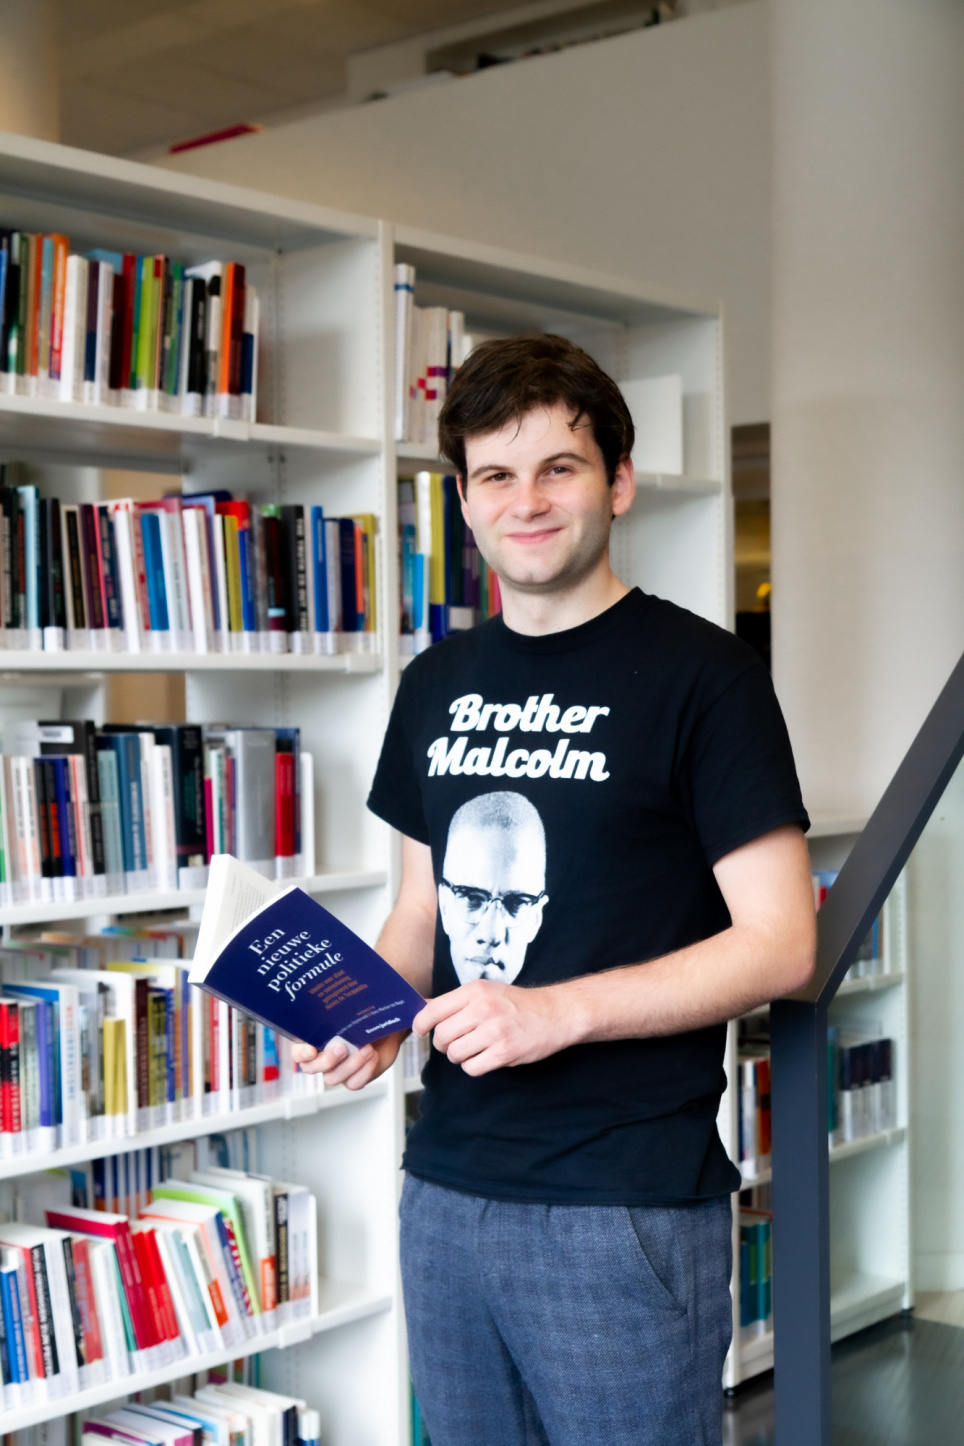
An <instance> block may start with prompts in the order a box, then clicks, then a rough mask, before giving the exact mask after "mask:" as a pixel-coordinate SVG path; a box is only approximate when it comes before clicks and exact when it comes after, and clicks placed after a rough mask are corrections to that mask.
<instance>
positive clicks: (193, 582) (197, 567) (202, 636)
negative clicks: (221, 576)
mask: <svg viewBox="0 0 964 1446" xmlns="http://www.w3.org/2000/svg"><path fill="white" fill-rule="evenodd" d="M206 524H207V518H206V516H205V513H204V509H203V508H201V507H185V508H183V509H182V511H181V526H182V528H183V530H184V561H185V565H186V568H187V587H188V596H189V599H190V604H191V625H192V638H193V643H194V651H195V652H196V653H207V652H209V651H210V645H211V643H212V641H213V636H214V610H213V607H212V597H211V575H210V567H209V558H208V547H207V527H206Z"/></svg>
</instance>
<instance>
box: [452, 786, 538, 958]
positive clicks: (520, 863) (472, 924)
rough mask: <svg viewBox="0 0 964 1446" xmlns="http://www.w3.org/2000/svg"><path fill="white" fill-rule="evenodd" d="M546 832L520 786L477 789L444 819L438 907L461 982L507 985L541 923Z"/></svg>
mask: <svg viewBox="0 0 964 1446" xmlns="http://www.w3.org/2000/svg"><path fill="white" fill-rule="evenodd" d="M545 890H546V833H545V829H544V828H543V827H542V819H541V818H540V817H539V815H538V813H537V812H536V810H535V809H534V808H533V806H532V804H531V803H530V802H529V800H528V799H527V798H523V796H522V794H521V793H480V794H479V795H478V796H477V797H476V798H473V799H472V800H471V802H469V803H463V805H462V807H461V808H460V809H458V810H457V811H456V813H455V815H454V817H453V819H452V822H451V824H450V825H449V833H448V842H447V843H446V845H445V857H444V859H443V861H442V877H441V879H440V881H439V896H438V910H439V918H440V919H441V923H442V928H443V929H444V930H445V932H446V934H447V935H448V939H449V947H450V952H451V956H452V967H453V968H454V970H455V973H456V975H457V976H458V981H459V983H460V984H468V983H470V982H471V980H473V979H500V980H502V982H503V983H505V984H512V983H514V982H515V980H516V978H517V977H518V974H519V971H520V970H521V968H522V966H523V964H524V963H525V957H526V949H527V948H528V947H529V945H530V944H531V943H532V941H533V939H534V938H535V936H536V935H537V934H538V932H539V927H540V925H541V924H542V911H543V909H544V908H545V906H546V904H547V902H548V900H547V898H546V891H545Z"/></svg>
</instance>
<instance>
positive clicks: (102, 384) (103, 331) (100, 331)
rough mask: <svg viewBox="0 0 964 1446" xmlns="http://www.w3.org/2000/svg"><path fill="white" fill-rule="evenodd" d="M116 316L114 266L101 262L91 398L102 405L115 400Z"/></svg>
mask: <svg viewBox="0 0 964 1446" xmlns="http://www.w3.org/2000/svg"><path fill="white" fill-rule="evenodd" d="M113 316H114V268H113V266H111V265H110V263H109V262H107V261H101V262H100V280H99V282H98V286H97V336H96V342H95V349H94V384H93V392H92V395H91V398H90V400H91V401H92V402H98V403H100V404H101V405H102V406H105V405H107V404H108V403H110V402H112V401H113V400H114V397H113V393H112V392H111V389H110V333H111V322H112V320H113Z"/></svg>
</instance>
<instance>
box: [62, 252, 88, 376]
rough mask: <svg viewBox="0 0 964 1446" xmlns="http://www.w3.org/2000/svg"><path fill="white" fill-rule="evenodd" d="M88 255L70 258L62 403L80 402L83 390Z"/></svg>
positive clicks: (65, 298)
mask: <svg viewBox="0 0 964 1446" xmlns="http://www.w3.org/2000/svg"><path fill="white" fill-rule="evenodd" d="M88 270H89V262H88V260H87V258H86V257H85V256H68V257H67V277H66V285H65V287H64V332H63V342H62V348H61V361H60V400H61V401H62V402H79V401H80V400H81V398H82V396H83V390H84V349H85V345H86V340H87V280H88Z"/></svg>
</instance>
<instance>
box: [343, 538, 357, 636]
mask: <svg viewBox="0 0 964 1446" xmlns="http://www.w3.org/2000/svg"><path fill="white" fill-rule="evenodd" d="M338 547H339V557H340V561H341V630H342V632H343V633H357V632H358V586H357V582H356V578H355V524H354V522H353V521H352V519H351V518H350V517H339V518H338Z"/></svg>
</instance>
